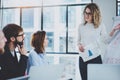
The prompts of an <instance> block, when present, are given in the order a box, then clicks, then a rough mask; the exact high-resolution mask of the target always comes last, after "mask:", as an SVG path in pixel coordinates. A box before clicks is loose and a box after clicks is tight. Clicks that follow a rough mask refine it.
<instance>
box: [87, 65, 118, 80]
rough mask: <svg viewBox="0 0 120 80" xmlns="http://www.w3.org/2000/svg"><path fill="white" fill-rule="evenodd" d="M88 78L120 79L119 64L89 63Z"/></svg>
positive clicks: (90, 79)
mask: <svg viewBox="0 0 120 80" xmlns="http://www.w3.org/2000/svg"><path fill="white" fill-rule="evenodd" d="M87 68H88V77H87V78H88V80H120V65H119V64H88V67H87Z"/></svg>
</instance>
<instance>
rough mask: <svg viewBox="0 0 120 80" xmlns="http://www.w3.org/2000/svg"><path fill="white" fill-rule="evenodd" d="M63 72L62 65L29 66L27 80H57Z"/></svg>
mask: <svg viewBox="0 0 120 80" xmlns="http://www.w3.org/2000/svg"><path fill="white" fill-rule="evenodd" d="M63 72H64V65H63V64H49V65H42V66H31V68H30V71H29V76H30V78H29V80H59V79H60V78H61V76H62V74H63Z"/></svg>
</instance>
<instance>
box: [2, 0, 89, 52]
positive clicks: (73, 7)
mask: <svg viewBox="0 0 120 80" xmlns="http://www.w3.org/2000/svg"><path fill="white" fill-rule="evenodd" d="M90 2H91V0H1V9H0V18H1V21H0V25H1V27H4V26H5V25H6V24H8V23H16V24H18V25H21V26H22V27H23V29H24V31H25V34H26V37H25V45H26V48H27V49H28V50H31V49H32V47H31V46H30V39H31V34H32V33H33V32H35V31H37V30H45V31H46V32H47V36H48V47H47V48H46V52H51V53H77V28H78V26H79V24H80V23H81V21H82V16H83V14H82V12H83V8H84V7H85V5H86V4H87V3H90Z"/></svg>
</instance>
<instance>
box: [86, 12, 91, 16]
mask: <svg viewBox="0 0 120 80" xmlns="http://www.w3.org/2000/svg"><path fill="white" fill-rule="evenodd" d="M84 14H86V15H88V16H91V15H92V13H91V12H86V11H85V12H84Z"/></svg>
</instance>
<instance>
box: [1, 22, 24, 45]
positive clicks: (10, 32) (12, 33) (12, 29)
mask: <svg viewBox="0 0 120 80" xmlns="http://www.w3.org/2000/svg"><path fill="white" fill-rule="evenodd" d="M21 31H23V28H22V27H21V26H19V25H17V24H7V25H6V26H5V27H4V28H3V33H4V35H5V37H6V39H7V43H9V42H10V38H11V37H16V36H17V35H18V34H19V32H21Z"/></svg>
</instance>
